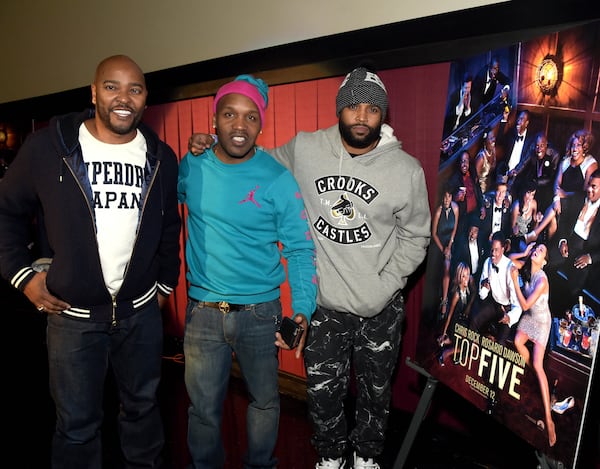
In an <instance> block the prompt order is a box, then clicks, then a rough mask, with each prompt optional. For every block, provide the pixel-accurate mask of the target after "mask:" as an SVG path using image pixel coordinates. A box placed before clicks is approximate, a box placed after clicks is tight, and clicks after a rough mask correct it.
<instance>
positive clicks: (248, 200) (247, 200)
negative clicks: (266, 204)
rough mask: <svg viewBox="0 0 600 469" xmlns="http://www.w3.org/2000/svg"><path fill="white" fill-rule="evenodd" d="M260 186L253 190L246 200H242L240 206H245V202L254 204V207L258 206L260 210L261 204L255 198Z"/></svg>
mask: <svg viewBox="0 0 600 469" xmlns="http://www.w3.org/2000/svg"><path fill="white" fill-rule="evenodd" d="M258 188H259V186H256V187H255V188H254V189H253V190H251V191H250V192H248V195H247V196H246V198H245V199H242V200H240V202H239V203H240V204H243V203H245V202H252V203H253V204H254V205H256V206H257V207H258V208H260V204H259V203H258V202H257V201H256V199H255V198H254V194H256V191H257V190H258Z"/></svg>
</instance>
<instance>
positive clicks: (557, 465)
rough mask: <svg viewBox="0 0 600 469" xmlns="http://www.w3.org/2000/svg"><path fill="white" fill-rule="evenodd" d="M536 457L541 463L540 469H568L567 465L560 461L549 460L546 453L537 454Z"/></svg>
mask: <svg viewBox="0 0 600 469" xmlns="http://www.w3.org/2000/svg"><path fill="white" fill-rule="evenodd" d="M535 457H536V458H537V460H538V461H539V463H540V464H539V465H538V469H566V468H565V465H564V464H563V463H562V462H560V461H554V460H553V459H549V458H548V457H547V456H546V455H545V454H544V453H540V452H539V451H536V452H535Z"/></svg>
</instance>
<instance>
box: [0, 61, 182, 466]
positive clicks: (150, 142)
mask: <svg viewBox="0 0 600 469" xmlns="http://www.w3.org/2000/svg"><path fill="white" fill-rule="evenodd" d="M91 93H92V103H93V104H94V105H95V111H94V110H91V111H86V112H83V113H73V114H68V115H65V116H60V117H55V118H53V119H52V120H51V121H50V125H49V126H48V127H47V128H44V129H42V130H40V131H38V132H35V133H33V134H32V135H30V136H29V137H28V138H27V140H26V141H25V143H24V144H23V146H22V147H21V149H20V151H19V153H18V155H17V157H16V158H15V160H14V162H13V163H12V164H11V166H10V168H9V170H8V171H7V173H6V175H5V177H4V178H3V180H2V184H0V272H1V274H2V276H3V277H4V278H5V279H7V280H8V281H9V282H10V283H11V284H12V285H13V286H14V287H15V288H17V289H19V290H21V291H22V292H23V293H24V294H25V296H26V297H27V298H28V299H29V301H31V303H32V304H33V305H34V306H35V307H36V308H37V309H38V310H39V311H40V312H42V313H46V314H47V347H48V359H49V378H50V392H51V395H52V398H53V399H54V402H55V404H56V413H57V418H56V429H55V434H54V438H53V442H52V467H65V468H66V467H77V468H93V469H99V468H101V466H102V457H101V456H102V450H101V431H100V430H101V425H102V415H103V412H102V407H103V389H104V383H105V380H106V375H107V372H108V369H109V367H111V368H112V370H113V372H114V376H115V380H116V384H117V387H118V388H119V391H120V393H119V395H120V398H121V412H120V413H119V430H120V439H121V449H122V453H123V456H124V458H125V460H126V461H127V464H128V466H131V467H132V466H136V467H157V466H158V465H159V463H160V455H161V450H162V447H163V443H164V436H163V430H162V423H161V417H160V412H159V408H158V405H157V398H156V391H157V387H158V383H159V380H160V372H161V362H162V340H163V329H162V318H161V312H160V307H161V306H162V305H164V304H165V302H166V301H167V296H168V295H169V293H170V292H171V291H172V290H173V288H174V287H175V285H176V283H177V280H178V277H179V266H180V261H179V233H180V226H181V221H180V217H179V212H178V205H177V193H176V186H177V159H176V157H175V155H174V153H173V151H172V150H171V149H170V148H169V147H168V146H167V145H166V144H165V143H163V142H161V141H160V140H159V139H158V137H157V136H156V134H155V133H154V132H152V131H151V130H150V129H149V128H147V127H145V126H144V125H142V124H141V122H140V121H141V118H142V113H143V111H144V108H145V105H146V96H147V89H146V84H145V79H144V74H143V72H142V71H141V69H140V68H139V66H138V65H137V64H136V63H135V62H134V61H133V60H131V59H130V58H129V57H126V56H122V55H118V56H113V57H109V58H107V59H105V60H103V61H102V62H100V64H99V65H98V67H97V69H96V74H95V77H94V82H93V83H92V85H91ZM34 219H35V222H36V223H37V226H38V228H39V230H40V232H41V233H42V234H43V235H42V237H41V241H42V242H41V243H40V244H39V249H36V250H32V249H30V241H31V236H30V226H31V222H32V220H34ZM34 252H35V254H34ZM38 255H41V256H43V257H44V258H46V259H45V261H43V262H34V259H35V257H36V256H38Z"/></svg>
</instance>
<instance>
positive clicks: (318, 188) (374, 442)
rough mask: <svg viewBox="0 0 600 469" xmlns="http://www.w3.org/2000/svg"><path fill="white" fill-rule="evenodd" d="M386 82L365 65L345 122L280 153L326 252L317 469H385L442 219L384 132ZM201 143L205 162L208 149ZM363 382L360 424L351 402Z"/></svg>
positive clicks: (313, 406)
mask: <svg viewBox="0 0 600 469" xmlns="http://www.w3.org/2000/svg"><path fill="white" fill-rule="evenodd" d="M387 108H388V95H387V91H386V88H385V86H384V84H383V82H382V81H381V79H380V78H379V76H378V75H377V74H375V73H373V72H371V71H369V70H367V69H365V68H362V67H361V68H357V69H355V70H353V71H352V72H350V73H349V74H348V75H347V76H346V77H345V79H344V80H343V82H342V84H341V86H340V88H339V90H338V94H337V97H336V111H337V115H338V117H339V122H338V125H334V126H332V127H330V128H328V129H323V130H318V131H316V132H300V133H298V135H296V136H295V137H294V138H293V139H292V140H291V141H290V142H289V143H287V144H286V145H284V146H282V147H279V148H276V149H274V150H269V153H271V154H272V155H273V156H274V157H275V158H276V159H277V160H278V161H279V162H281V163H282V164H284V165H285V166H286V167H288V168H290V170H291V171H292V173H293V174H294V176H295V178H296V180H297V181H298V184H299V186H300V190H301V191H302V196H303V199H304V202H305V206H306V211H307V215H308V218H309V221H310V225H311V230H312V235H313V239H314V242H315V246H316V262H317V275H318V281H319V285H318V287H319V289H318V297H317V310H316V311H315V313H314V314H313V317H312V320H311V323H310V328H309V334H308V338H307V342H306V347H305V349H304V360H305V366H306V372H307V394H308V408H309V414H310V418H311V420H312V423H313V429H314V435H313V437H312V443H313V445H314V447H315V448H316V450H317V453H318V455H319V458H320V459H319V461H318V462H317V465H316V469H320V468H335V469H337V468H345V467H347V466H346V462H347V461H346V455H347V453H349V452H350V451H352V452H353V454H352V460H351V461H350V466H351V467H354V468H355V469H362V468H369V469H376V468H378V467H379V466H378V464H377V462H376V459H377V458H378V456H379V455H380V454H381V453H382V451H383V444H384V437H385V430H386V425H387V420H388V415H389V406H390V402H391V392H392V382H391V378H392V374H393V371H394V369H395V367H396V364H397V360H398V354H399V350H400V341H401V336H402V325H403V321H404V316H405V313H404V298H403V295H402V288H404V286H405V285H406V282H407V278H408V276H409V275H411V274H412V273H413V272H414V271H415V270H416V269H417V268H418V266H419V265H420V264H421V262H422V261H423V259H424V258H425V254H426V250H427V246H428V244H429V239H430V234H431V223H430V222H431V215H430V210H429V204H428V195H427V187H426V184H425V176H424V173H423V169H422V167H421V165H420V163H419V162H418V160H417V159H415V158H414V157H412V156H410V155H409V154H408V153H406V152H405V151H403V150H402V146H401V143H400V142H399V141H398V140H397V139H396V137H395V136H394V135H393V130H392V128H391V127H389V126H388V125H386V124H384V123H383V122H384V120H385V116H386V112H387ZM205 142H206V140H203V139H202V136H200V135H197V134H196V135H194V136H192V138H191V139H190V149H191V151H192V152H194V153H195V154H197V153H200V152H201V151H203V149H204V148H205V147H206V145H205ZM352 367H353V368H354V375H355V377H356V415H355V421H356V424H355V426H354V428H352V430H351V431H350V433H349V434H348V424H347V422H346V418H345V411H344V400H345V398H346V396H347V393H348V387H349V383H350V374H351V368H352Z"/></svg>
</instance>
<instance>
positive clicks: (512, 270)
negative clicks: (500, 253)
mask: <svg viewBox="0 0 600 469" xmlns="http://www.w3.org/2000/svg"><path fill="white" fill-rule="evenodd" d="M510 276H511V277H512V279H513V280H517V279H518V278H519V269H517V266H516V265H511V266H510Z"/></svg>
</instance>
